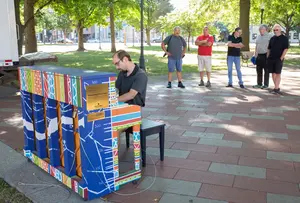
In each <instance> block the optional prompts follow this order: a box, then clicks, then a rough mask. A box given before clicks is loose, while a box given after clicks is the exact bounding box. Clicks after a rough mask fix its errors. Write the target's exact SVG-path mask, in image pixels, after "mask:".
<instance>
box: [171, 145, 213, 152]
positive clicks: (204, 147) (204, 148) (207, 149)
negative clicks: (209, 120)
mask: <svg viewBox="0 0 300 203" xmlns="http://www.w3.org/2000/svg"><path fill="white" fill-rule="evenodd" d="M172 149H181V150H188V151H198V152H211V153H215V152H216V151H217V147H216V146H209V145H202V144H188V143H175V144H174V145H173V146H172Z"/></svg>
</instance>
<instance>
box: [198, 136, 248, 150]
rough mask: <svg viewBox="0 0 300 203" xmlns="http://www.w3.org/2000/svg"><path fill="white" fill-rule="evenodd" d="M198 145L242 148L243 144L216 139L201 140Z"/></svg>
mask: <svg viewBox="0 0 300 203" xmlns="http://www.w3.org/2000/svg"><path fill="white" fill-rule="evenodd" d="M198 144H205V145H212V146H221V147H233V148H241V147H242V144H243V143H242V142H240V141H230V140H216V139H206V138H200V140H199V142H198Z"/></svg>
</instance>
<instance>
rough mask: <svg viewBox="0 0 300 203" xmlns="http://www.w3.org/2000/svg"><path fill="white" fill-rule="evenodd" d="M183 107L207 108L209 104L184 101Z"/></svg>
mask: <svg viewBox="0 0 300 203" xmlns="http://www.w3.org/2000/svg"><path fill="white" fill-rule="evenodd" d="M183 104H184V106H185V105H194V106H208V105H209V103H206V102H205V103H204V102H199V101H184V102H183Z"/></svg>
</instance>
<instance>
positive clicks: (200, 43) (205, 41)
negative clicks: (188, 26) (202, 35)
mask: <svg viewBox="0 0 300 203" xmlns="http://www.w3.org/2000/svg"><path fill="white" fill-rule="evenodd" d="M195 45H197V46H206V45H207V40H198V39H197V40H196V42H195Z"/></svg>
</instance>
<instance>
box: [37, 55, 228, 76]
mask: <svg viewBox="0 0 300 203" xmlns="http://www.w3.org/2000/svg"><path fill="white" fill-rule="evenodd" d="M130 55H131V57H132V59H133V61H134V62H137V63H138V61H139V53H137V52H130ZM161 55H162V52H161V53H154V54H145V59H146V68H147V73H148V74H149V75H164V74H167V70H168V69H167V58H166V57H162V56H161ZM56 56H57V57H58V62H57V63H52V62H51V63H43V64H45V65H47V64H51V65H56V66H64V67H74V68H82V69H92V70H97V71H106V72H117V70H116V68H115V66H114V65H113V64H112V59H111V56H112V53H110V52H106V51H101V52H100V51H88V52H68V53H56ZM183 68H184V72H185V73H195V72H198V68H197V65H193V64H184V65H183ZM213 69H214V70H218V69H224V67H217V66H215V67H213Z"/></svg>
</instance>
